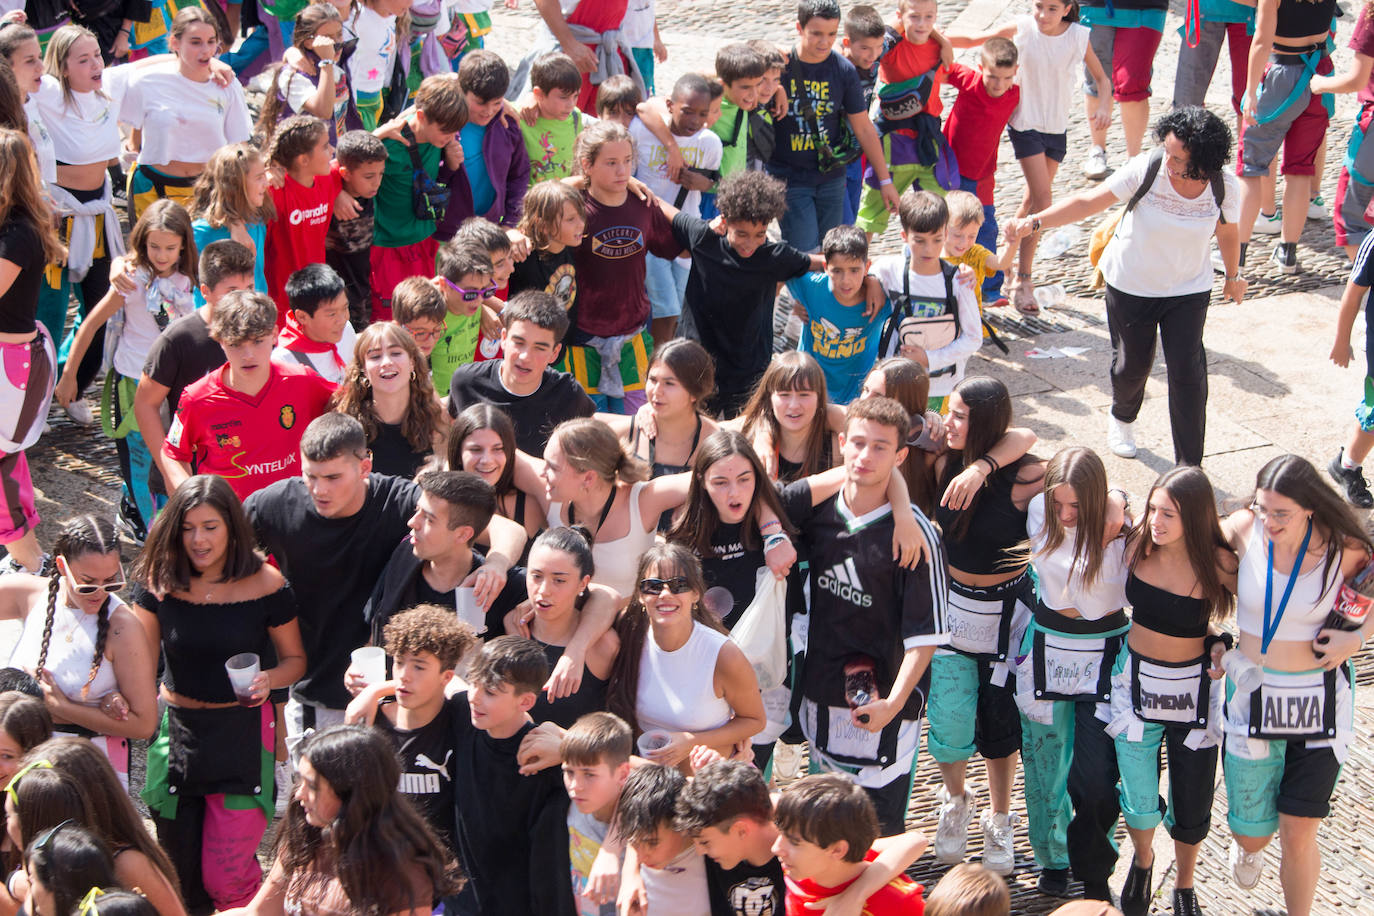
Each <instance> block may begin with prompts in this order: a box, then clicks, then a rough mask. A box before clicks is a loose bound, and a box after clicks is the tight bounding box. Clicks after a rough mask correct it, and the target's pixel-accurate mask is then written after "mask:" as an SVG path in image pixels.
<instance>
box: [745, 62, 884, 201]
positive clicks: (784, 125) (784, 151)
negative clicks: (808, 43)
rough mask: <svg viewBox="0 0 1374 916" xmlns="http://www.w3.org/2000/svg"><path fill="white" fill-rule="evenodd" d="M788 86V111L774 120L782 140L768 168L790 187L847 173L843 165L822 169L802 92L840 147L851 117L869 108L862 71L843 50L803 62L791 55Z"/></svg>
mask: <svg viewBox="0 0 1374 916" xmlns="http://www.w3.org/2000/svg"><path fill="white" fill-rule="evenodd" d="M793 67H796V68H798V69H799V70H800V72H801V77H802V79H803V80H804V81H805V83H806V85H805V87H799V86H798V85H797V81H796V79H795V78H794V76H793ZM782 85H783V88H784V89H786V90H787V98H788V103H787V115H786V116H785V117H782V118H779V119H778V120H776V121H774V122H773V124H774V134H775V137H776V144H775V145H774V147H773V158H772V159H770V160H769V161H768V171H769V172H770V173H771V174H773V175H775V176H777V177H778V178H781V179H782V180H783V181H786V182H787V183H788V184H789V185H792V184H799V185H807V186H813V187H814V186H815V185H819V184H821V183H822V182H825V181H828V180H831V179H833V178H834V177H835V176H836V175H839V174H841V173H842V172H843V169H844V166H838V167H836V168H835V169H832V170H831V171H829V172H821V171H820V170H819V168H818V167H817V162H818V160H817V158H816V140H817V138H816V137H815V136H814V132H813V131H812V130H811V125H810V122H809V119H808V118H806V117H804V116H803V115H802V104H801V98H800V93H801V92H803V91H805V93H806V98H807V100H808V101H810V103H811V108H812V113H813V114H814V115H815V120H816V123H817V126H818V127H819V128H820V131H821V133H822V134H823V135H824V136H825V138H826V140H827V142H828V143H829V144H830V147H831V148H832V149H834V148H835V147H837V146H838V145H839V143H840V138H841V137H842V136H843V131H844V129H845V126H846V121H847V116H848V115H851V114H858V113H860V112H862V111H864V110H865V109H864V90H863V85H862V84H861V83H860V82H859V72H858V71H857V70H855V69H854V65H853V64H851V63H850V62H849V61H847V60H845V58H844V56H843V55H841V54H840V53H839V52H838V51H831V52H830V56H829V57H827V58H826V59H825V60H823V61H821V62H820V63H818V64H808V63H805V62H803V61H801V60H800V59H799V58H798V57H797V55H796V52H793V53H792V54H790V55H789V56H788V66H787V67H785V68H783V71H782Z"/></svg>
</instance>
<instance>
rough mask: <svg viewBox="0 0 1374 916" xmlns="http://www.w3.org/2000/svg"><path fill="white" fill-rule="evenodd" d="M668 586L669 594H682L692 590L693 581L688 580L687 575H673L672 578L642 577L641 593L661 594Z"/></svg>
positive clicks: (640, 583) (640, 581)
mask: <svg viewBox="0 0 1374 916" xmlns="http://www.w3.org/2000/svg"><path fill="white" fill-rule="evenodd" d="M664 587H667V589H668V594H670V595H681V594H683V593H684V592H690V591H691V590H692V583H690V582H688V581H687V577H686V576H673V577H672V578H671V579H640V580H639V593H640V594H641V595H659V594H662V593H663V589H664Z"/></svg>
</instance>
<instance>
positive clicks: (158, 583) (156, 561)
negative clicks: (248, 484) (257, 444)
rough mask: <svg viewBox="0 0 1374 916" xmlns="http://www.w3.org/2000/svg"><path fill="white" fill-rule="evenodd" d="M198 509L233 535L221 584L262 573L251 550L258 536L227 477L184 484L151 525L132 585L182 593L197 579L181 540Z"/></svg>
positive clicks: (195, 479) (194, 479)
mask: <svg viewBox="0 0 1374 916" xmlns="http://www.w3.org/2000/svg"><path fill="white" fill-rule="evenodd" d="M198 506H209V507H210V508H211V509H214V510H215V512H216V513H217V514H218V515H219V517H220V518H221V519H223V520H224V528H225V531H226V532H227V533H228V535H229V543H228V546H227V547H226V553H225V557H224V571H223V578H222V579H220V581H221V582H237V581H239V580H241V579H247V578H248V577H249V576H253V575H256V574H257V572H258V570H259V569H261V568H262V564H263V562H264V561H263V558H262V557H261V556H259V555H258V553H257V552H256V551H255V550H254V549H253V548H254V545H256V544H257V535H256V534H254V532H253V526H252V524H251V523H250V522H249V521H248V514H247V513H246V512H244V511H243V503H241V502H239V498H238V495H237V494H235V493H234V490H233V488H232V487H230V486H229V483H228V481H226V480H225V479H224V478H223V477H220V476H219V475H217V474H197V475H196V476H194V477H189V478H187V479H186V480H184V481H182V483H181V486H179V487H177V488H176V492H175V493H173V494H172V495H171V497H170V498H169V499H168V500H167V505H166V506H164V507H163V509H162V511H161V512H159V513H158V514H157V518H155V519H153V527H152V528H151V529H149V531H148V540H147V542H146V543H145V544H144V545H143V551H142V552H141V553H140V554H139V555H138V559H137V560H136V561H135V562H134V569H133V577H134V581H135V582H138V583H139V584H141V585H142V586H143V587H144V588H146V589H147V590H148V591H150V592H152V593H154V594H155V595H159V596H164V595H167V594H170V593H171V592H184V591H186V590H188V589H189V588H190V587H191V580H192V579H193V578H196V577H197V576H198V575H199V574H198V573H197V572H196V571H195V567H194V566H192V565H191V558H190V557H189V556H187V554H186V545H185V543H183V541H182V536H181V526H182V524H183V523H184V522H185V520H186V514H187V513H188V512H190V511H191V510H192V509H194V508H196V507H198Z"/></svg>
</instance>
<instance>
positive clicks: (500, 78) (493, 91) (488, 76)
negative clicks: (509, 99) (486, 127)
mask: <svg viewBox="0 0 1374 916" xmlns="http://www.w3.org/2000/svg"><path fill="white" fill-rule="evenodd" d="M458 85H459V86H461V87H463V91H464V92H471V93H472V94H473V95H475V96H477V97H478V98H479V99H481V100H482V101H483V102H490V101H491V100H492V99H496V98H500V97H502V96H504V95H505V94H506V90H507V89H509V88H510V68H509V67H507V66H506V62H505V61H504V60H502V59H501V55H499V54H497V53H496V52H495V51H487V50H485V49H482V48H478V49H477V50H476V51H469V52H468V53H467V54H465V55H463V62H462V63H460V64H459V65H458Z"/></svg>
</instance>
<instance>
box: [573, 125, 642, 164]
mask: <svg viewBox="0 0 1374 916" xmlns="http://www.w3.org/2000/svg"><path fill="white" fill-rule="evenodd" d="M607 143H628V144H630V158H631V159H633V158H634V157H635V153H636V146H635V139H634V137H632V136H630V132H629V131H628V130H626V129H625V128H624V127H622V126H621V125H620V124H619V123H618V122H616V121H597V122H596V123H595V124H593V125H592V126H591V127H588V128H586V129H585V130H583V131H582V133H580V134H578V135H577V146H576V152H575V153H574V155H573V158H574V159H575V160H576V161H577V168H578V170H579V171H581V172H585V171H586V170H587V166H589V165H595V164H596V157H598V156H600V155H601V149H602V147H604V146H605V145H606V144H607Z"/></svg>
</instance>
